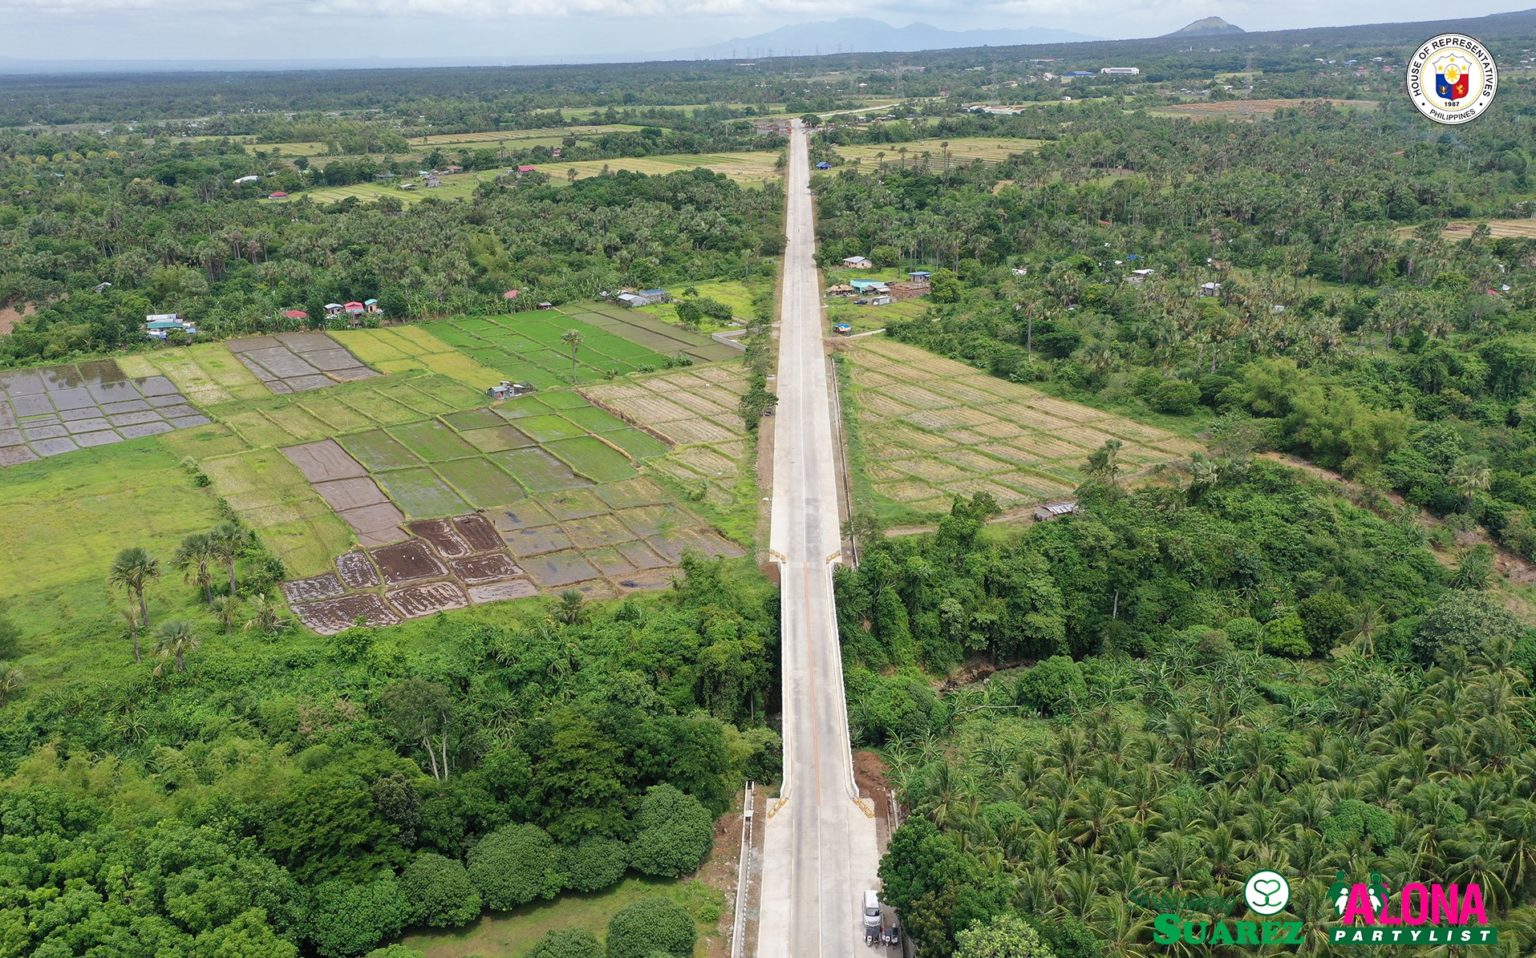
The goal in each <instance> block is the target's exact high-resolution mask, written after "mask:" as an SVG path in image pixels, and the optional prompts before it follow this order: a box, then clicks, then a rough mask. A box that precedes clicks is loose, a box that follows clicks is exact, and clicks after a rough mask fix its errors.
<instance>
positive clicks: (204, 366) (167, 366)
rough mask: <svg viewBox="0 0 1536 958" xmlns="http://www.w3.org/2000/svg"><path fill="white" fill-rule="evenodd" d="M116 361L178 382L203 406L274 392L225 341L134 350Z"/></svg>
mask: <svg viewBox="0 0 1536 958" xmlns="http://www.w3.org/2000/svg"><path fill="white" fill-rule="evenodd" d="M117 365H118V367H119V368H121V369H122V370H123V372H124V373H126V374H127V375H129V376H132V377H134V378H139V377H145V376H164V377H166V378H167V379H169V380H170V381H171V382H172V383H175V384H176V388H177V390H179V391H180V392H181V394H182V395H183V396H186V397H187V398H188V399H189V400H191V401H192V403H193V404H194V405H197V406H199V407H202V408H204V409H206V408H208V407H209V406H218V405H222V404H223V403H228V402H235V401H237V400H249V399H264V398H266V397H267V396H269V395H271V393H270V391H269V390H268V389H267V387H266V386H264V385H262V382H261V380H259V379H257V378H256V375H255V374H254V373H252V372H251V371H250V370H249V369H247V368H246V366H245V365H244V364H243V363H241V362H240V360H239V359H237V358H235V354H234V353H232V352H230V350H229V347H227V346H225V345H224V344H223V343H199V344H198V345H196V346H186V347H175V348H167V349H161V350H156V351H154V352H148V353H135V354H133V355H130V356H124V357H122V358H121V359H119V360H118V361H117Z"/></svg>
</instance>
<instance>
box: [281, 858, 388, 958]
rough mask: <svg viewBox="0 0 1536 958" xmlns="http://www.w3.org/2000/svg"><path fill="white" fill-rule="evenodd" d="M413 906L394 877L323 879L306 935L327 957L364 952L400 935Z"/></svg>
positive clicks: (312, 900)
mask: <svg viewBox="0 0 1536 958" xmlns="http://www.w3.org/2000/svg"><path fill="white" fill-rule="evenodd" d="M410 915H411V907H410V904H409V903H408V902H407V901H406V899H405V894H404V893H403V892H402V891H401V890H400V885H399V883H398V882H396V881H395V879H394V878H392V877H390V878H379V879H375V880H374V881H371V882H368V883H366V884H359V885H353V884H349V883H348V882H345V881H339V880H337V881H328V882H323V883H322V884H320V885H319V886H318V887H316V888H315V889H314V891H313V892H311V893H310V905H309V913H308V915H306V922H305V937H307V938H308V939H309V940H310V941H311V942H313V943H314V946H315V952H316V953H317V954H319V955H323V956H326V958H347V956H351V955H360V954H362V953H364V952H366V951H368V950H369V949H370V948H372V947H373V946H375V945H377V944H378V943H379V942H381V941H383V940H384V939H386V938H391V937H393V936H394V935H397V934H399V932H400V929H402V928H404V927H405V925H406V922H408V921H409V920H410Z"/></svg>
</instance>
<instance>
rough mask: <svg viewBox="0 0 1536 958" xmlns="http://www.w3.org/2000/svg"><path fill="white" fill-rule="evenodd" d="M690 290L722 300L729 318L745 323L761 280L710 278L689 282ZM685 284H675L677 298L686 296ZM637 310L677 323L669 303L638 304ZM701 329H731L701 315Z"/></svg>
mask: <svg viewBox="0 0 1536 958" xmlns="http://www.w3.org/2000/svg"><path fill="white" fill-rule="evenodd" d="M690 285H691V286H692V287H693V289H695V290H696V291H697V292H698V297H697V298H698V299H712V300H714V301H715V302H717V303H724V304H725V305H726V306H729V307H730V308H731V317H732V318H733V319H738V320H740V321H741V322H743V323H745V322H747V321H749V320H750V319H751V318H752V297H753V295H754V294H755V293H756V292H758V291H759V290H760V289H762V288H763V287H764V286H765V285H766V284H765V283H753V284H748V283H743V282H741V281H740V280H712V281H710V282H707V283H692V284H690ZM685 289H687V287H686V286H685V287H679V288H678V289H677V290H676V291H675V296H676V297H677V298H679V299H688V298H691V297H688V296H687V295H685V293H684V292H683V291H684V290H685ZM638 312H640V313H644V314H649V315H651V316H655V317H657V318H659V319H662V320H664V321H666V322H668V323H673V324H675V325H681V323H680V322H679V321H678V319H677V307H676V306H674V305H673V304H672V303H658V304H656V305H655V306H642V307H641V308H640V309H639V310H638ZM703 328H704V329H710V330H720V329H730V328H732V327H731V325H730V324H729V323H721V322H716V321H715V320H713V319H710V318H708V317H705V318H704V326H703Z"/></svg>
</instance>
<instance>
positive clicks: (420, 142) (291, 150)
mask: <svg viewBox="0 0 1536 958" xmlns="http://www.w3.org/2000/svg"><path fill="white" fill-rule="evenodd" d="M638 129H640V127H638V126H632V125H630V124H627V123H609V124H586V125H577V126H549V127H540V128H537V129H531V130H478V131H475V132H472V133H434V134H430V135H428V136H415V137H411V138H410V139H409V140H407V141H406V142H407V143H408V144H409V146H410V150H409V151H407V152H404V153H395V154H391V155H393V156H395V157H397V158H398V157H409V156H421V155H424V154H426V153H427V152H428V151H430V150H443V151H444V152H453V151H456V150H465V149H471V150H472V149H488V148H490V147H500V146H505V147H506V148H507V149H509V150H523V149H527V148H528V147H531V146H559V145H560V144H561V143H563V142H564V141H565V138H566V137H568V136H574V137H576V138H578V139H591V138H592V137H594V136H600V135H602V134H604V133H623V132H625V131H630V130H638ZM246 146H247V147H249V148H250V149H251V150H253V151H254V150H261V151H263V152H267V153H272V152H275V153H277V155H278V156H284V157H292V156H307V157H309V158H310V160H311V161H312V162H316V163H318V164H319V165H321V166H324V165H325V161H326V160H334V159H339V158H340V157H337V156H328V155H326V150H327V149H329V144H326V143H322V142H319V141H307V142H294V143H257V142H256V141H254V140H250V139H247V140H246ZM379 156H380V154H374V157H375V158H378V157H379Z"/></svg>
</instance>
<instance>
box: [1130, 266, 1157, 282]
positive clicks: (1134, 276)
mask: <svg viewBox="0 0 1536 958" xmlns="http://www.w3.org/2000/svg"><path fill="white" fill-rule="evenodd" d="M1151 277H1152V271H1151V270H1150V269H1133V270H1131V275H1130V276H1128V277H1126V279H1127V281H1129V282H1132V283H1136V284H1138V285H1140V284H1141V283H1145V282H1146V281H1147V280H1148V279H1150V278H1151Z"/></svg>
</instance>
